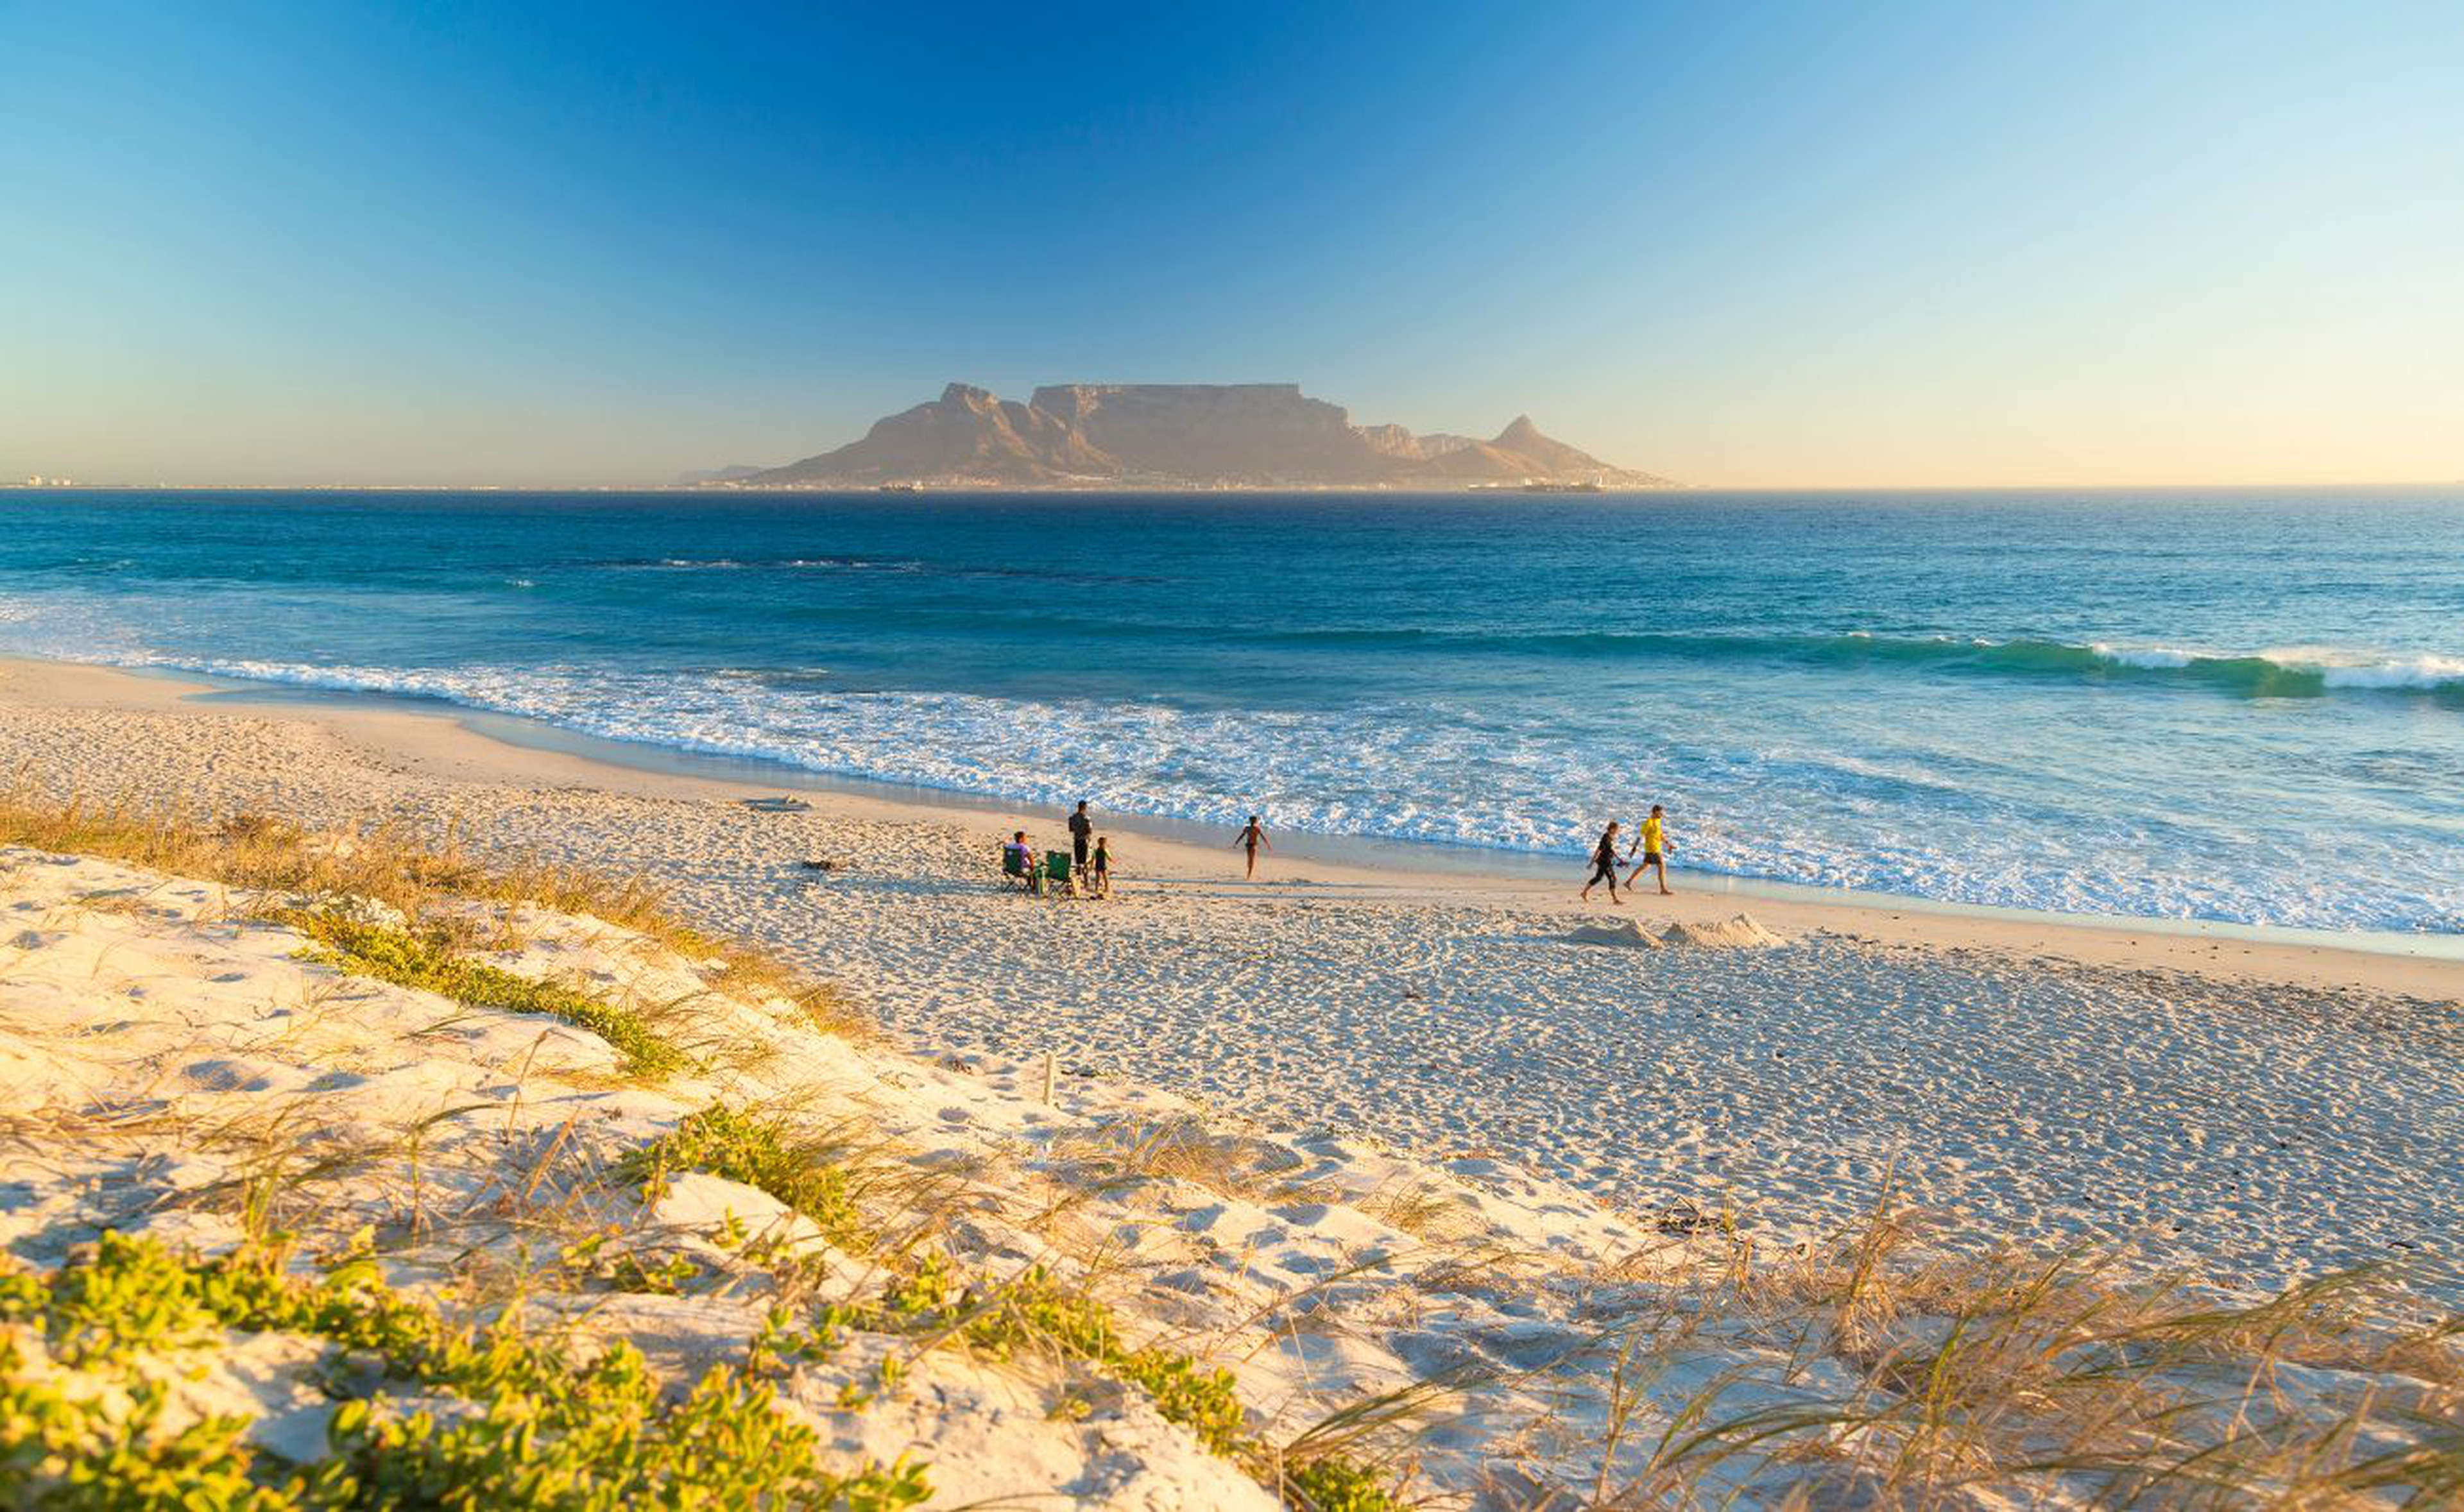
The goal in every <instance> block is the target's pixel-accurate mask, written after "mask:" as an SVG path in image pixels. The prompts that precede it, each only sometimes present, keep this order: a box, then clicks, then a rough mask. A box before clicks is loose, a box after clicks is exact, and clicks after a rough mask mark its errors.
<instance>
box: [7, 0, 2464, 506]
mask: <svg viewBox="0 0 2464 1512" xmlns="http://www.w3.org/2000/svg"><path fill="white" fill-rule="evenodd" d="M1507 17H1510V24H1507V20H1505V19H1502V18H1507ZM0 51H5V54H6V55H7V56H8V57H9V58H10V59H11V65H12V66H11V84H10V86H9V88H8V90H7V91H5V92H0V194H5V195H6V196H7V200H6V203H8V204H9V205H10V206H11V210H12V220H13V222H14V223H15V230H14V232H13V233H12V234H11V236H10V237H8V238H6V239H5V240H0V331H5V332H6V336H5V340H6V342H7V346H6V348H5V350H6V352H7V354H8V356H9V358H10V360H9V361H8V362H0V480H7V481H11V482H13V481H14V480H16V479H18V478H22V477H25V476H27V475H29V474H36V473H39V474H43V475H47V476H60V475H66V476H70V477H74V478H77V479H78V480H79V481H81V482H95V483H121V484H127V485H130V486H139V487H143V486H151V485H154V484H157V483H170V484H174V485H188V486H204V487H213V486H241V487H272V488H284V487H327V486H341V487H348V486H386V485H405V486H436V487H449V488H451V487H470V486H499V487H507V488H523V487H536V488H553V487H559V486H582V487H605V486H614V487H627V486H657V485H660V484H664V483H667V482H670V481H671V480H672V479H673V478H674V477H675V476H676V475H677V474H678V473H680V472H683V471H688V470H695V469H710V468H717V467H719V466H722V465H725V464H731V463H748V464H769V465H776V464H781V463H785V462H789V461H792V460H794V459H796V458H799V457H803V456H806V455H810V454H813V453H815V452H819V451H823V450H825V449H829V448H831V447H835V446H837V445H839V444H841V443H844V442H847V441H850V440H853V439H855V438H856V437H857V436H860V435H861V434H863V432H864V430H865V428H866V427H868V426H869V424H870V423H871V422H872V421H873V420H875V419H877V418H879V417H880V416H882V415H885V414H888V413H891V412H894V411H896V410H900V409H904V408H906V407H908V406H910V405H914V404H916V403H919V402H921V401H923V400H926V399H929V398H931V397H933V396H934V395H935V394H937V393H938V392H939V391H940V389H941V386H942V384H943V383H947V382H951V381H959V382H966V383H977V384H980V385H982V386H984V387H987V388H991V389H993V390H994V391H996V392H998V393H1001V394H1002V395H1004V396H1005V397H1017V398H1023V397H1024V396H1025V394H1026V393H1027V392H1028V391H1030V390H1031V389H1032V388H1033V387H1035V386H1036V385H1037V384H1040V383H1065V382H1102V383H1111V382H1156V383H1240V382H1298V383H1301V385H1302V386H1303V387H1304V389H1305V390H1306V391H1308V392H1309V394H1311V395H1312V396H1314V397H1318V398H1322V399H1326V400H1330V401H1331V402H1333V403H1336V404H1340V405H1345V406H1347V407H1348V408H1349V409H1350V410H1351V412H1352V417H1353V420H1354V421H1355V422H1358V423H1364V424H1385V423H1394V424H1400V425H1403V426H1407V427H1411V428H1413V429H1416V430H1421V431H1431V430H1442V431H1450V432H1459V433H1467V434H1473V435H1482V436H1485V435H1491V434H1494V433H1495V432H1496V431H1497V430H1498V429H1499V428H1500V427H1503V426H1504V425H1505V424H1506V423H1507V421H1508V420H1510V419H1512V418H1513V416H1514V415H1516V414H1517V413H1519V412H1528V413H1529V414H1530V415H1531V416H1532V417H1533V419H1534V420H1536V421H1537V422H1538V424H1539V425H1540V427H1542V428H1543V429H1544V430H1546V431H1547V432H1548V433H1549V434H1551V435H1552V436H1555V437H1557V438H1560V439H1562V440H1564V441H1567V442H1569V443H1571V444H1573V445H1574V446H1576V447H1579V448H1581V449H1584V450H1587V451H1591V452H1593V453H1595V454H1596V455H1598V456H1600V457H1602V458H1604V459H1606V460H1607V461H1609V462H1612V463H1615V464H1617V465H1619V466H1622V467H1627V468H1633V469H1638V470H1642V471H1650V472H1655V473H1660V474H1663V475H1666V476H1668V477H1671V478H1675V479H1677V480H1679V481H1681V482H1683V483H1685V484H1688V485H1692V486H1697V487H1701V488H1705V489H1712V490H1718V489H1819V488H1840V489H1854V488H1942V487H1968V488H2006V487H2007V488H2026V487H2049V488H2091V487H2140V488H2161V487H2178V486H2303V485H2326V484H2350V485H2370V484H2384V485H2387V486H2397V485H2410V484H2428V485H2440V484H2447V483H2451V482H2453V481H2454V480H2456V479H2459V478H2464V366H2459V364H2458V362H2457V358H2456V354H2457V353H2459V352H2464V196H2459V195H2457V194H2455V193H2454V192H2453V186H2454V185H2456V184H2457V183H2460V182H2464V105H2459V104H2458V103H2457V101H2456V99H2455V98H2454V95H2453V89H2452V80H2453V77H2456V76H2457V75H2458V74H2459V73H2464V9H2458V8H2455V7H2452V6H2439V5H2387V6H2380V7H2374V8H2371V9H2370V10H2369V11H2367V12H2366V13H2365V14H2360V15H2356V14H2355V13H2352V12H2350V11H2340V10H2337V9H2334V8H2328V7H2308V6H2277V7H2269V8H2265V9H2264V10H2261V11H2251V10H2247V9H2243V8H2236V7H2229V6H2222V5H2184V6H2174V7H2167V8H2165V10H2164V11H2163V13H2161V14H2147V13H2144V11H2142V10H2141V9H2140V8H2134V7H2129V6H2123V5H2111V4H2091V5H2080V6H2069V5H2065V6H2052V5H2022V6H2013V7H1997V8H1969V7H1962V6H1957V5H1951V4H1947V3H1937V4H1907V5H1891V6H1876V7H1865V8H1858V9H1857V10H1855V11H1847V10H1841V9H1837V8H1829V7H1794V6H1787V7H1775V8H1769V9H1761V10H1756V11H1750V12H1749V11H1725V10H1724V11H1696V10H1693V9H1690V8H1679V7H1663V6H1651V7H1624V6H1612V5H1584V6H1576V7H1570V8H1565V9H1562V10H1559V11H1554V12H1552V13H1551V14H1546V15H1540V14H1529V13H1523V12H1505V11H1494V10H1488V9H1483V8H1474V7H1443V6H1441V7H1415V8H1412V9H1411V10H1409V11H1404V10H1399V9H1398V10H1394V11H1349V12H1347V13H1346V14H1345V15H1343V16H1342V17H1339V18H1331V17H1326V16H1322V15H1316V14H1306V15H1305V14H1297V13H1296V14H1293V15H1287V16H1260V15H1253V14H1245V13H1244V14H1232V13H1222V12H1217V11H1208V10H1203V9H1199V8H1188V9H1180V8H1163V9H1147V10H1140V11H1131V12H1125V13H1122V14H1118V15H1110V16H1103V17H1090V18H1088V19H1085V20H1083V21H1081V22H1079V23H1078V24H1076V25H1069V24H1064V23H1062V22H1060V21H1057V20H1056V19H1054V18H1053V17H1051V16H1050V15H1047V14H1044V13H1040V12H1020V11H1013V10H1007V9H994V8H973V7H953V8H941V9H938V10H936V11H934V12H933V13H932V14H931V15H930V16H926V17H896V18H883V17H881V16H878V15H875V14H872V13H869V12H866V11H845V12H838V11H826V10H825V11H815V10H813V9H810V8H788V7H779V8H767V7H739V8H737V9H735V10H732V11H729V12H728V13H727V14H726V15H725V16H724V17H723V18H722V19H720V20H718V21H715V22H705V23H702V24H698V25H696V24H693V23H691V22H688V21H686V20H684V19H681V18H679V17H677V16H675V15H673V14H672V13H668V12H664V11H660V10H659V9H657V8H654V7H632V6H623V5H616V6H601V7H588V8H583V7H578V6H576V7H555V6H547V7H531V8H528V9H526V10H525V11H523V12H522V13H521V14H518V15H515V14H508V13H504V12H501V11H495V10H492V9H488V8H477V7H472V8H464V7H456V6H439V7H427V8H421V9H420V10H418V11H416V12H415V13H414V12H411V11H393V10H387V9H385V8H354V9H352V10H349V11H332V10H325V9H319V8H296V9H295V8H289V7H281V6H275V5H241V6H235V7H231V8H218V10H217V11H215V12H214V13H212V14H210V15H209V14H207V13H205V12H196V11H188V10H187V9H186V8H175V7H168V6H147V5H142V4H136V5H109V4H99V5H91V6H68V5H47V4H31V5H25V6H19V7H15V8H11V9H9V10H6V11H0Z"/></svg>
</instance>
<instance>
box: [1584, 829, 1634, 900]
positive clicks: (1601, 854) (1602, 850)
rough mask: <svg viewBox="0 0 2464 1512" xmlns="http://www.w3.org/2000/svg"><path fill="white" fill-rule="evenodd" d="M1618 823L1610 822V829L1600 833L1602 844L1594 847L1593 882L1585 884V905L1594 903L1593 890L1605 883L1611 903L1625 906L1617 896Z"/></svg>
mask: <svg viewBox="0 0 2464 1512" xmlns="http://www.w3.org/2000/svg"><path fill="white" fill-rule="evenodd" d="M1603 882H1605V883H1607V884H1608V885H1609V901H1610V902H1611V903H1616V904H1623V903H1624V902H1625V900H1624V899H1623V898H1620V897H1618V896H1617V821H1616V820H1610V821H1609V827H1608V828H1606V829H1604V830H1601V831H1600V843H1599V844H1596V845H1594V846H1593V847H1592V880H1591V881H1589V882H1586V883H1584V884H1583V901H1584V902H1585V903H1589V902H1591V901H1592V889H1593V888H1594V887H1598V886H1599V885H1600V884H1601V883H1603Z"/></svg>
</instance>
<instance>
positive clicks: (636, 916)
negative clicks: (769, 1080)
mask: <svg viewBox="0 0 2464 1512" xmlns="http://www.w3.org/2000/svg"><path fill="white" fill-rule="evenodd" d="M0 844H12V845H26V846H31V847H33V848H34V849H38V850H46V851H54V852H63V853H69V854H75V855H84V856H99V857H102V858H105V859H108V860H113V861H121V862H125V863H128V864H130V865H133V866H145V867H149V868H151V869H153V870H157V871H163V872H167V873H170V874H171V875H174V876H182V877H193V878H197V879H199V880H201V881H207V882H218V883H221V884H223V885H224V886H226V887H234V888H239V889H243V890H246V891H253V892H262V893H272V894H294V895H304V896H306V897H308V898H310V899H313V900H318V901H320V902H321V901H324V900H329V899H335V898H343V897H353V898H365V899H369V900H371V901H373V902H376V903H380V904H383V905H385V907H387V908H390V909H396V910H398V911H400V912H401V913H402V914H403V915H404V917H406V918H407V919H410V920H414V921H418V922H420V923H421V924H423V925H426V926H429V927H432V928H435V929H439V930H443V931H449V932H451V934H453V936H454V938H455V943H457V944H460V945H462V946H464V947H466V948H471V949H494V948H499V947H501V946H504V945H507V944H512V943H517V939H518V934H517V931H516V929H515V925H514V913H513V910H514V909H516V908H517V906H519V905H522V904H532V905H536V906H538V907H540V908H544V909H554V910H556V911H557V912H560V913H574V914H583V915H587V916H589V917H591V918H595V919H599V920H602V921H604V922H605V923H608V924H613V925H617V926H619V927H622V928H624V929H628V930H632V931H637V932H639V933H641V934H643V935H646V936H648V937H649V938H650V939H653V940H656V941H657V942H658V943H660V944H662V945H664V946H666V947H668V948H669V949H670V950H672V951H674V952H676V953H678V954H680V955H683V956H685V957H687V958H688V959H691V960H694V961H699V962H704V963H709V964H715V965H717V966H719V967H720V968H721V969H722V975H724V978H725V980H726V981H727V984H728V986H729V988H730V989H731V990H732V991H737V992H741V993H748V994H752V993H759V994H769V995H775V996H777V997H784V998H786V999H788V1000H789V1001H791V1002H793V1003H794V1004H796V1006H797V1008H798V1010H799V1011H800V1012H801V1013H802V1014H803V1017H804V1018H805V1019H807V1021H809V1022H810V1023H811V1024H812V1025H813V1026H814V1027H816V1028H818V1029H820V1030H823V1031H824V1032H825V1033H832V1034H838V1035H842V1036H846V1037H848V1038H853V1039H869V1038H872V1037H875V1036H877V1033H878V1031H877V1030H876V1029H875V1028H874V1026H873V1025H872V1023H871V1021H870V1019H869V1018H868V1016H867V1015H866V1014H865V1013H864V1011H863V1010H862V1008H861V1007H860V1006H858V1005H857V1004H856V1003H855V1002H853V1001H852V1000H851V999H849V998H848V997H847V996H846V995H845V994H844V993H842V992H839V991H838V990H837V989H835V988H831V987H828V986H825V985H822V984H819V983H815V982H811V981H808V980H806V979H804V978H803V976H802V975H800V974H799V973H797V972H796V971H795V970H794V969H793V968H792V967H790V966H788V965H786V964H785V963H784V962H781V961H780V960H779V959H777V958H776V957H775V956H772V955H770V954H768V953H764V952H762V951H760V950H759V949H757V948H755V947H753V946H750V945H747V944H744V943H742V942H738V941H731V940H720V939H717V938H715V937H714V936H712V935H710V934H707V933H705V932H704V931H701V930H699V929H697V928H695V927H694V926H693V925H691V924H688V923H686V922H685V921H684V920H682V919H680V918H678V917H677V916H676V915H675V913H674V912H673V911H672V910H671V909H670V908H669V907H668V904H667V900H666V895H665V893H664V892H663V891H662V889H660V888H659V887H657V886H656V885H654V884H653V883H651V882H650V881H649V879H648V878H646V877H643V876H641V875H639V874H636V875H632V876H627V877H609V876H605V875H602V874H600V873H597V872H593V871H589V870H586V869H584V868H582V867H578V866H560V865H555V864H552V863H548V862H543V861H539V860H537V859H536V858H531V857H524V856H518V855H513V856H508V855H502V854H491V855H490V856H489V857H488V858H487V859H485V860H483V859H481V858H480V857H478V856H476V855H473V853H472V852H471V851H470V850H469V849H468V848H466V847H465V845H464V844H462V842H461V841H460V839H459V838H458V837H456V836H453V835H451V834H449V835H447V836H446V837H445V839H444V843H443V844H441V845H437V846H429V845H427V844H421V843H420V842H419V840H418V839H417V838H416V837H415V836H414V835H412V834H411V833H410V832H409V831H408V830H407V828H406V827H405V826H403V825H400V824H398V823H393V822H383V823H376V824H371V825H368V826H366V827H363V828H362V829H360V830H357V831H353V832H349V833H320V832H318V831H313V830H309V829H305V828H302V827H301V826H299V825H297V824H295V823H292V822H289V821H286V820H282V819H277V818H273V817H270V816H267V815H263V814H251V813H237V814H232V815H229V816H226V817H223V818H219V819H216V818H210V817H199V816H195V815H191V814H187V813H183V812H179V811H175V810H159V811H158V810H145V809H140V808H137V807H135V806H132V805H127V804H93V803H88V802H85V801H82V800H71V801H69V802H66V803H61V802H55V801H53V800H49V799H46V798H43V797H41V796H39V795H37V794H34V793H32V792H31V791H29V790H27V789H25V788H22V787H21V788H19V789H17V790H15V791H12V792H10V793H8V794H6V795H0ZM448 902H451V903H455V904H462V905H468V904H471V903H478V904H485V905H495V906H496V907H497V909H499V912H498V913H497V915H496V916H495V918H493V919H488V918H483V917H480V916H476V915H473V913H472V912H471V911H469V910H468V909H467V908H465V909H447V908H444V907H442V905H444V904H446V903H448ZM99 906H103V907H110V906H112V905H110V904H109V903H108V901H107V900H99Z"/></svg>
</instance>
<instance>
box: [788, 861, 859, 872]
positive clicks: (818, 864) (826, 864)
mask: <svg viewBox="0 0 2464 1512" xmlns="http://www.w3.org/2000/svg"><path fill="white" fill-rule="evenodd" d="M796 865H798V866H802V867H803V868H804V869H805V870H806V871H836V870H838V869H839V868H840V867H841V866H846V865H847V863H846V862H843V861H800V862H798V863H796Z"/></svg>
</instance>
